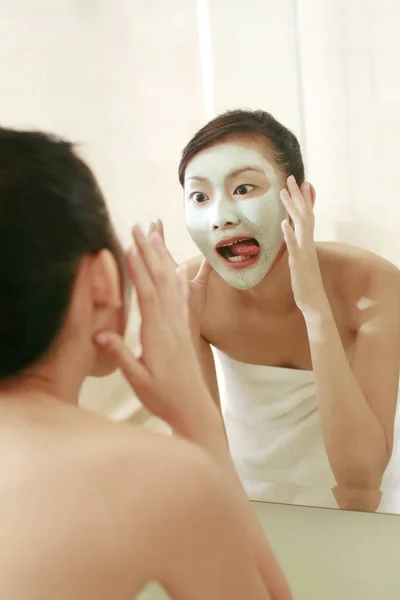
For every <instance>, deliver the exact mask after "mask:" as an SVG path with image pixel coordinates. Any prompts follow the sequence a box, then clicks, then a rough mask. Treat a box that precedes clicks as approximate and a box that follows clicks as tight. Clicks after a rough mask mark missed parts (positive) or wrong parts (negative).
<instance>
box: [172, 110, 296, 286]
mask: <svg viewBox="0 0 400 600" xmlns="http://www.w3.org/2000/svg"><path fill="white" fill-rule="evenodd" d="M291 174H293V175H294V176H295V178H296V180H297V182H298V183H299V184H301V183H302V182H303V181H304V167H303V162H302V158H301V153H300V148H299V144H298V142H297V140H296V138H295V136H294V135H293V134H292V133H291V132H290V131H289V130H288V129H286V128H285V127H284V126H283V125H281V124H280V123H279V122H278V121H276V120H275V119H274V118H273V117H272V116H271V115H270V114H269V113H265V112H263V111H247V110H237V111H230V112H228V113H224V114H223V115H220V116H219V117H216V118H215V119H213V120H212V121H211V122H210V123H208V124H207V125H205V127H203V128H202V129H201V130H200V131H199V132H197V133H196V134H195V136H194V137H193V138H192V140H191V141H190V142H189V144H188V145H187V146H186V148H185V149H184V151H183V154H182V160H181V164H180V169H179V176H180V181H181V184H182V185H183V187H184V193H185V221H186V226H187V228H188V231H189V233H190V235H191V237H192V239H193V241H194V242H195V244H196V245H197V247H198V248H199V250H200V252H201V253H202V254H203V255H204V256H205V258H206V259H207V260H208V261H209V262H210V263H211V265H212V266H213V268H214V269H215V270H216V271H217V273H219V275H220V276H221V277H222V278H223V279H224V280H225V281H226V282H227V283H229V284H230V285H232V286H233V287H236V288H238V289H248V288H252V287H254V286H256V285H258V284H259V283H260V282H261V281H262V280H263V279H264V277H265V276H266V275H267V274H268V272H269V271H270V269H271V267H273V265H274V264H275V263H276V261H277V260H278V258H279V256H280V255H281V250H282V248H283V244H284V242H283V234H282V229H281V223H282V221H283V220H284V219H285V218H286V217H287V214H286V211H285V208H284V206H283V204H282V202H281V199H280V191H281V190H282V188H284V187H285V182H286V178H287V177H288V176H289V175H291Z"/></svg>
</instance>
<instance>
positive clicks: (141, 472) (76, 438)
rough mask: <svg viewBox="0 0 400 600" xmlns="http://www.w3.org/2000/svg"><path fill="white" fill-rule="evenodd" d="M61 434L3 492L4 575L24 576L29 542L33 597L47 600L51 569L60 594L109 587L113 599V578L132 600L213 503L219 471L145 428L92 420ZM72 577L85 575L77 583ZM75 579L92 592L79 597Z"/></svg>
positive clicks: (4, 580)
mask: <svg viewBox="0 0 400 600" xmlns="http://www.w3.org/2000/svg"><path fill="white" fill-rule="evenodd" d="M84 420H85V418H84ZM96 423H97V426H96ZM68 428H69V426H68ZM85 431H86V434H87V435H86V436H85ZM59 433H60V435H59V436H58V439H57V440H53V441H52V443H51V444H48V443H47V442H46V443H45V444H44V445H43V447H42V450H39V449H36V450H34V454H35V456H36V455H37V456H38V457H39V459H38V461H35V463H36V464H35V465H34V472H33V471H32V469H31V471H30V472H29V473H28V472H27V470H26V473H25V474H23V473H22V474H21V476H20V478H19V482H18V485H13V486H11V485H10V486H9V487H8V488H4V490H3V491H4V494H3V499H4V508H5V511H6V513H7V514H8V516H9V517H10V518H9V521H10V522H12V523H14V525H13V530H12V531H11V530H10V531H9V534H10V535H9V536H8V533H7V532H8V529H7V528H6V530H5V531H3V530H2V534H3V538H7V536H8V537H9V539H8V538H7V539H5V542H4V543H5V544H6V545H7V547H8V548H9V550H8V558H7V565H6V566H7V569H5V571H4V573H5V572H6V571H7V572H9V573H11V574H12V573H13V572H17V571H18V572H21V573H23V572H24V565H25V563H26V567H27V568H28V566H29V565H30V564H31V560H32V554H31V550H30V547H29V545H26V543H25V542H24V540H26V539H35V573H36V574H37V576H36V575H35V579H36V581H37V585H38V586H39V587H38V590H37V591H38V593H37V594H36V596H35V597H39V596H40V595H41V594H42V596H41V597H49V595H48V594H47V595H46V590H48V589H50V588H51V586H52V583H51V581H50V580H51V573H53V572H54V573H57V577H58V578H59V579H58V583H57V585H59V586H61V587H64V586H66V587H65V589H68V590H70V595H69V596H68V597H74V598H77V599H79V600H80V599H81V598H82V599H83V598H84V597H88V596H90V597H93V598H97V597H101V598H103V596H102V595H99V593H98V592H99V590H100V589H101V587H103V588H104V587H105V588H106V589H107V587H109V586H110V585H111V584H112V585H113V590H114V592H115V593H113V597H115V598H119V597H127V594H125V595H122V594H121V596H120V595H119V592H118V590H117V589H114V585H115V583H114V582H116V581H118V582H119V583H118V585H117V587H118V586H119V585H121V590H122V589H125V590H128V589H129V594H130V595H132V597H134V595H135V593H137V591H138V590H139V589H140V588H141V587H142V586H143V585H144V584H146V583H147V582H149V581H154V580H157V579H159V578H161V577H162V576H163V573H162V569H163V564H164V563H165V562H166V557H168V556H169V553H171V552H173V548H174V539H175V538H176V536H177V532H179V531H180V530H183V529H185V528H186V529H187V528H188V527H191V519H192V515H193V513H194V512H195V513H196V512H197V513H199V514H201V513H202V511H203V508H204V507H205V506H206V505H207V502H209V501H210V500H212V498H213V486H214V487H216V486H218V485H219V470H218V468H217V466H216V465H214V462H213V461H212V459H211V458H210V457H209V456H208V455H207V454H206V453H205V452H204V451H202V450H201V449H200V448H197V447H196V446H194V445H192V444H190V443H189V442H186V441H184V440H180V439H175V438H172V437H170V436H164V435H162V434H157V433H155V432H152V431H150V430H147V429H145V428H144V427H133V426H129V425H119V424H113V423H109V424H107V423H106V424H105V423H102V421H101V420H98V421H97V420H96V418H95V419H94V420H93V422H92V423H91V425H90V426H88V427H87V428H85V427H83V428H80V427H79V426H78V428H77V433H76V435H70V434H71V431H70V430H69V429H68V430H67V431H66V432H65V433H63V432H62V431H61V430H60V432H59ZM45 448H46V452H47V457H43V456H42V455H43V452H42V451H43V450H44V449H45ZM40 461H42V464H39V463H40ZM39 507H40V513H41V515H42V517H41V518H40V519H38V518H37V514H38V508H39ZM204 510H205V508H204ZM167 515H168V518H166V516H167ZM200 521H201V519H200ZM200 521H199V522H200ZM19 523H20V524H21V530H20V531H19V530H18V527H19V525H18V524H19ZM192 534H193V535H194V534H195V532H193V531H192ZM177 538H179V535H178V536H177ZM149 549H151V552H150V553H149V552H148V550H149ZM42 550H43V552H42ZM42 554H43V556H42ZM100 565H102V566H101V567H100ZM76 573H84V574H85V575H84V580H85V581H83V579H82V578H78V579H76V578H75V575H74V574H76ZM11 585H12V581H11V576H10V578H8V577H6V576H5V575H4V576H0V591H1V590H7V589H8V586H11ZM23 585H24V582H23V581H22V579H21V586H23ZM25 585H26V582H25ZM35 585H36V584H35ZM81 585H83V587H84V588H85V590H86V591H87V590H90V594H86V596H85V595H84V594H83V593H81V592H80V587H79V586H81ZM40 586H43V587H40ZM46 586H49V587H46ZM42 591H43V593H42ZM129 594H128V595H129ZM33 596H34V594H33V595H32V597H33ZM2 597H3V596H2ZM18 597H19V596H18ZM21 597H22V596H21Z"/></svg>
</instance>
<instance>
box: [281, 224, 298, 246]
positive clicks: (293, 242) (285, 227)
mask: <svg viewBox="0 0 400 600" xmlns="http://www.w3.org/2000/svg"><path fill="white" fill-rule="evenodd" d="M282 231H283V237H284V238H285V243H286V247H287V249H288V252H289V255H291V254H293V253H294V252H296V250H297V249H298V244H297V239H296V234H295V232H294V231H293V227H291V226H290V223H289V221H287V220H286V219H285V220H284V221H282Z"/></svg>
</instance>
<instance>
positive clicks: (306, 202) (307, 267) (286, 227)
mask: <svg viewBox="0 0 400 600" xmlns="http://www.w3.org/2000/svg"><path fill="white" fill-rule="evenodd" d="M280 196H281V200H282V202H283V204H284V206H285V208H286V210H287V212H288V214H289V217H290V220H291V223H290V222H289V221H288V220H285V221H283V222H282V231H283V235H284V238H285V242H286V246H287V249H288V254H289V268H290V276H291V282H292V289H293V294H294V299H295V302H296V304H297V306H298V308H299V309H300V310H301V311H302V313H303V314H304V316H306V315H307V314H309V313H311V314H314V313H318V312H321V310H324V309H325V307H326V305H327V302H328V301H327V297H326V293H325V289H324V285H323V282H322V277H321V271H320V268H319V262H318V256H317V250H316V247H315V242H314V207H313V201H312V192H311V186H310V184H309V183H303V185H302V186H301V188H299V186H298V185H297V183H296V180H295V178H294V177H293V176H292V175H291V176H290V177H289V178H288V180H287V190H286V189H284V190H282V191H281V194H280Z"/></svg>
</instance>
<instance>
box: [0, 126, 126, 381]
mask: <svg viewBox="0 0 400 600" xmlns="http://www.w3.org/2000/svg"><path fill="white" fill-rule="evenodd" d="M104 248H107V249H108V250H110V251H111V252H112V253H113V254H114V256H115V258H116V260H117V263H118V266H119V268H120V270H121V274H122V273H123V269H124V266H123V265H124V262H123V251H122V248H121V246H120V244H119V242H118V240H117V237H116V235H115V232H114V229H113V227H112V224H111V221H110V217H109V214H108V211H107V207H106V204H105V201H104V198H103V196H102V193H101V191H100V189H99V187H98V185H97V182H96V180H95V178H94V176H93V174H92V172H91V171H90V169H89V167H88V166H87V165H86V164H85V163H84V162H83V161H82V160H81V159H80V158H79V157H78V156H77V155H76V154H75V152H74V147H73V145H72V144H71V143H69V142H67V141H64V140H62V139H59V138H56V137H54V136H51V135H46V134H44V133H40V132H35V131H14V130H11V129H3V128H0V378H9V377H13V376H16V375H18V374H19V373H21V372H22V371H23V370H25V369H26V368H28V367H30V366H32V365H33V364H34V363H36V362H37V361H38V360H39V359H40V358H42V357H43V356H44V355H45V354H46V353H47V352H48V351H49V350H50V348H51V346H52V344H53V342H55V340H56V338H57V336H58V334H59V332H60V331H61V329H62V326H63V324H64V319H65V317H66V314H67V310H68V308H69V305H70V301H71V297H72V291H73V286H74V283H75V278H76V274H77V270H78V267H79V264H80V261H81V260H82V258H83V257H84V256H85V255H94V254H96V253H97V252H99V251H100V250H102V249H104Z"/></svg>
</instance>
